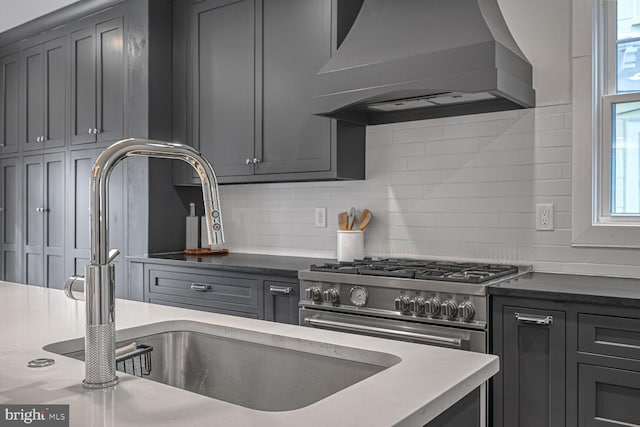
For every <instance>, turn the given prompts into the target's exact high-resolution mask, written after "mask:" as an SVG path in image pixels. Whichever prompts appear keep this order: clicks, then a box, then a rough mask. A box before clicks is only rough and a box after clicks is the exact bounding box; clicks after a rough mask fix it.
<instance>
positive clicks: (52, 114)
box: [43, 37, 67, 148]
mask: <svg viewBox="0 0 640 427" xmlns="http://www.w3.org/2000/svg"><path fill="white" fill-rule="evenodd" d="M66 51H67V45H66V39H65V38H64V37H60V38H57V39H55V40H51V41H50V42H47V43H45V44H44V48H43V59H44V105H43V109H44V111H43V114H44V133H43V136H44V138H43V139H44V146H45V147H46V148H53V147H64V145H65V136H66V122H67V118H66V111H67V98H66V94H67V53H66Z"/></svg>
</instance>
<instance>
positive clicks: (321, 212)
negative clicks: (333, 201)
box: [315, 208, 327, 228]
mask: <svg viewBox="0 0 640 427" xmlns="http://www.w3.org/2000/svg"><path fill="white" fill-rule="evenodd" d="M315 218H316V220H315V224H316V227H317V228H327V208H316V217H315Z"/></svg>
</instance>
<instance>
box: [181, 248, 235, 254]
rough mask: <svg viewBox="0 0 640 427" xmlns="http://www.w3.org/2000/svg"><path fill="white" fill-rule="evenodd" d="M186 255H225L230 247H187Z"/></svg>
mask: <svg viewBox="0 0 640 427" xmlns="http://www.w3.org/2000/svg"><path fill="white" fill-rule="evenodd" d="M183 252H184V253H185V255H225V254H228V253H229V249H206V248H198V249H185V250H184V251H183Z"/></svg>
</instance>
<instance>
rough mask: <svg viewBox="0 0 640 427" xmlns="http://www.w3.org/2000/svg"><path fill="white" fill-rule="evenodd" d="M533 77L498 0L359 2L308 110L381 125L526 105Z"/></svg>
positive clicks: (320, 74)
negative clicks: (358, 7) (356, 13)
mask: <svg viewBox="0 0 640 427" xmlns="http://www.w3.org/2000/svg"><path fill="white" fill-rule="evenodd" d="M531 75H532V72H531V64H530V63H529V62H528V61H527V59H526V57H525V56H524V54H523V53H522V52H521V51H520V49H519V48H518V46H517V44H516V42H515V41H514V40H513V37H512V36H511V33H510V32H509V29H508V27H507V25H506V23H505V22H504V18H503V17H502V13H501V12H500V8H499V6H498V3H497V0H364V4H363V5H362V8H361V10H360V13H359V14H358V16H357V18H356V20H355V21H354V23H353V26H352V28H351V29H350V30H349V33H348V34H347V36H346V37H345V39H344V41H343V42H342V44H341V45H340V47H339V48H338V50H337V52H336V53H335V55H334V56H333V57H332V58H331V59H330V60H329V61H328V62H327V63H326V64H325V65H324V66H323V67H322V68H321V69H320V71H319V72H318V73H317V74H316V81H315V83H316V96H315V97H314V99H313V112H314V114H318V115H323V116H329V117H335V118H339V119H342V120H347V121H351V122H356V123H363V124H382V123H392V122H399V121H407V120H420V119H427V118H433V117H445V116H457V115H464V114H475V113H483V112H491V111H502V110H510V109H517V108H528V107H533V106H534V104H535V91H534V90H533V88H532V77H531Z"/></svg>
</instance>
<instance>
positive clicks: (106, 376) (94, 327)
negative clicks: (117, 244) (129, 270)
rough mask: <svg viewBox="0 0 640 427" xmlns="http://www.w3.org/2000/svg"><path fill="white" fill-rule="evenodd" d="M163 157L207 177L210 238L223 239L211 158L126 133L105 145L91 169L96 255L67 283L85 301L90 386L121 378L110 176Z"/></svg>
mask: <svg viewBox="0 0 640 427" xmlns="http://www.w3.org/2000/svg"><path fill="white" fill-rule="evenodd" d="M132 156H143V157H159V158H164V159H176V160H183V161H185V162H187V163H189V164H190V165H191V166H193V168H194V169H195V170H196V172H197V173H198V176H199V177H200V180H201V181H202V195H203V199H204V209H205V215H206V218H207V219H206V222H207V229H208V233H209V243H210V244H218V243H222V242H224V233H223V229H222V216H221V213H220V197H219V196H218V183H217V180H216V175H215V173H214V171H213V168H212V167H211V164H210V163H209V162H208V161H207V159H205V158H204V157H203V156H202V155H201V154H200V153H198V152H197V151H196V150H194V149H193V148H191V147H189V146H187V145H182V144H174V143H170V142H161V141H152V140H146V139H125V140H123V141H119V142H116V143H115V144H113V145H111V146H110V147H108V148H107V149H105V150H104V151H103V152H102V153H101V154H100V156H98V159H97V160H96V163H95V165H94V166H93V169H92V170H91V206H90V219H91V261H90V264H89V265H87V267H86V269H85V276H84V277H80V276H72V277H70V278H69V279H67V281H66V283H65V293H66V294H67V296H68V297H69V298H71V299H76V300H78V299H84V300H85V301H86V312H87V324H86V338H85V379H84V381H83V385H84V386H85V387H87V388H106V387H111V386H113V385H115V384H117V383H118V377H117V376H116V359H115V336H116V329H115V280H114V278H115V274H114V273H115V266H114V265H113V263H112V261H113V259H114V258H115V257H116V256H118V253H119V252H118V250H117V249H113V250H111V251H109V225H108V218H109V197H108V196H109V187H108V184H109V176H110V174H111V171H112V170H113V168H114V167H115V166H116V165H117V164H118V163H119V162H120V161H121V160H123V159H125V158H127V157H132Z"/></svg>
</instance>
